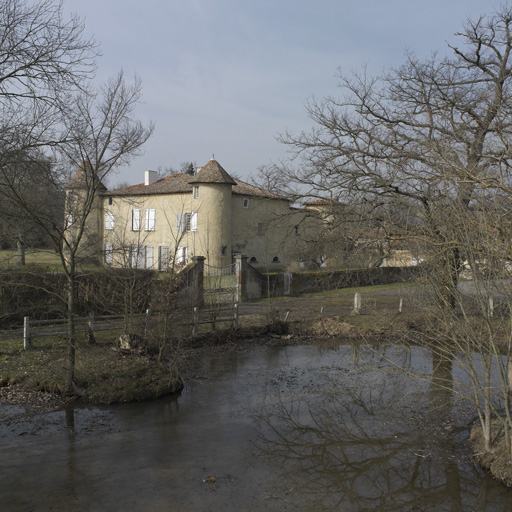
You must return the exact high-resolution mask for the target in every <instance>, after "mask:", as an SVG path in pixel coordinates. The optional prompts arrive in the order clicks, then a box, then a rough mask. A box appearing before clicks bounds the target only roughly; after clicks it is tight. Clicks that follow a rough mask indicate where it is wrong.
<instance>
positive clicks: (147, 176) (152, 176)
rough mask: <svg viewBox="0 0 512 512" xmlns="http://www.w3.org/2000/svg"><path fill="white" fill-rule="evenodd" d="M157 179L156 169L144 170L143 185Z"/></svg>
mask: <svg viewBox="0 0 512 512" xmlns="http://www.w3.org/2000/svg"><path fill="white" fill-rule="evenodd" d="M157 180H158V173H157V172H156V171H144V185H146V186H148V185H151V184H152V183H155V181H157Z"/></svg>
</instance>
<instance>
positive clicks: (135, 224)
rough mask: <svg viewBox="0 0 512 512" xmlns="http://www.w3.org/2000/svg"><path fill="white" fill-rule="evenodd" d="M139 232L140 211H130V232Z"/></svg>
mask: <svg viewBox="0 0 512 512" xmlns="http://www.w3.org/2000/svg"><path fill="white" fill-rule="evenodd" d="M139 230H140V210H132V231H139Z"/></svg>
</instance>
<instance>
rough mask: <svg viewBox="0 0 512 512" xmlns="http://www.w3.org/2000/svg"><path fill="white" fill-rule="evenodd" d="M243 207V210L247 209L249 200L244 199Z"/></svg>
mask: <svg viewBox="0 0 512 512" xmlns="http://www.w3.org/2000/svg"><path fill="white" fill-rule="evenodd" d="M243 205H244V208H249V199H244V201H243Z"/></svg>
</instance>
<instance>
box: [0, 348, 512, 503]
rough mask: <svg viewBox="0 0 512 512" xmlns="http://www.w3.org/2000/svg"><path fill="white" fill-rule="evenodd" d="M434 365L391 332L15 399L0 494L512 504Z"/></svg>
mask: <svg viewBox="0 0 512 512" xmlns="http://www.w3.org/2000/svg"><path fill="white" fill-rule="evenodd" d="M435 366H436V367H437V368H438V370H437V373H436V374H435V375H434V376H432V367H433V362H432V357H431V354H430V353H429V352H428V351H426V350H425V349H420V348H412V349H403V348H399V347H397V346H393V345H389V346H387V347H379V351H378V352H377V351H376V350H373V348H372V347H371V346H367V345H361V346H360V347H356V348H354V347H352V346H350V345H346V344H340V345H337V346H321V345H319V346H314V345H290V346H284V347H276V346H271V347H260V348H254V349H251V350H247V351H236V352H229V353H224V354H219V355H215V356H208V357H205V358H204V360H203V361H201V362H200V364H199V365H198V367H197V371H196V372H195V376H194V375H192V376H190V378H189V379H187V383H186V388H185V390H184V391H183V393H182V394H181V395H180V396H175V397H169V398H166V399H161V400H157V401H154V402H149V403H137V404H126V405H118V406H111V407H78V406H75V407H74V408H71V409H67V410H65V411H57V412H54V413H50V414H42V415H36V416H32V417H30V418H28V417H25V411H24V409H23V408H21V407H18V408H15V407H14V406H9V407H13V408H14V409H13V411H11V412H14V413H16V414H17V416H15V419H14V420H13V421H11V422H9V423H8V424H4V425H1V426H0V442H1V445H2V449H1V453H2V464H1V469H0V507H1V510H3V511H6V512H11V511H49V510H52V511H66V512H68V511H116V510H123V511H156V512H159V511H185V512H186V511H193V512H195V511H205V512H206V511H237V512H243V511H247V512H252V511H262V510H264V511H265V512H272V511H288V510H289V511H292V510H293V511H324V510H336V511H361V510H379V511H386V510H389V511H411V510H417V511H436V512H437V511H444V510H446V511H452V512H453V511H470V510H475V511H484V510H485V511H507V510H512V489H507V488H505V487H503V486H502V485H500V484H498V483H496V482H495V481H493V480H492V478H490V477H489V476H488V475H487V474H486V473H485V472H483V471H481V470H480V469H479V468H478V467H477V466H476V465H475V464H474V462H473V460H472V458H471V455H470V453H469V451H468V449H467V444H466V441H467V437H468V428H467V425H468V422H470V421H471V420H472V419H473V418H472V414H473V411H472V409H471V408H470V407H468V406H467V404H465V403H464V402H463V401H461V400H458V399H457V397H456V396H454V395H453V394H452V393H450V392H448V391H446V390H445V389H444V388H443V387H438V386H437V385H436V384H435V382H436V379H439V378H442V379H444V378H446V377H447V376H448V379H450V378H456V380H459V379H461V378H462V377H461V375H458V374H459V373H460V371H459V369H458V368H456V367H453V368H452V367H451V365H444V366H443V365H435ZM399 368H406V369H407V370H408V371H409V372H410V375H408V376H405V375H404V372H403V371H400V370H399ZM443 372H444V375H443ZM412 374H414V376H412ZM432 377H433V378H432Z"/></svg>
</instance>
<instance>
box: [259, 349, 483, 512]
mask: <svg viewBox="0 0 512 512" xmlns="http://www.w3.org/2000/svg"><path fill="white" fill-rule="evenodd" d="M395 355H396V354H395ZM359 356H360V357H361V355H359ZM409 356H410V353H409V354H405V355H403V356H402V357H403V359H402V360H401V361H400V364H403V363H404V362H406V361H408V364H410V362H411V359H410V357H409ZM364 357H365V358H366V362H368V354H365V355H364ZM370 357H372V358H373V364H374V366H373V369H370V368H369V367H365V368H364V369H363V367H362V366H359V368H356V370H355V371H353V372H348V373H347V372H345V373H342V372H341V373H340V372H339V371H336V370H334V369H332V371H327V372H326V371H325V369H324V371H323V373H321V374H318V375H315V379H316V381H315V382H316V389H315V390H312V389H311V388H310V389H308V390H307V391H306V392H305V391H304V388H302V389H299V388H300V386H299V388H296V391H297V390H298V392H297V393H294V392H291V393H290V394H289V395H287V394H286V391H285V390H282V389H281V390H279V399H278V400H277V402H276V401H272V400H271V399H270V400H267V402H266V404H265V406H264V407H263V410H262V412H261V415H260V416H259V418H258V419H259V426H260V429H259V438H258V441H257V443H256V444H257V447H258V449H259V451H260V452H261V454H263V455H265V456H267V457H268V458H270V459H271V460H272V461H273V462H274V463H275V464H276V465H278V466H281V468H282V469H283V470H284V471H285V473H286V476H287V477H288V478H290V477H291V478H292V479H293V480H294V482H295V484H296V486H297V489H300V491H301V492H303V493H305V494H309V495H311V496H312V497H314V500H315V501H318V506H319V507H321V508H320V509H321V510H329V509H335V510H340V508H338V507H342V508H341V510H393V511H396V510H454V511H462V510H467V508H466V506H467V505H468V502H472V503H474V502H475V501H476V500H477V499H478V498H477V497H476V495H475V492H474V491H475V489H473V488H471V486H473V487H474V481H471V482H469V481H467V482H464V481H462V482H461V479H463V478H464V477H463V476H462V475H461V474H460V472H459V468H458V466H457V462H456V459H455V442H454V439H453V435H454V432H453V429H452V428H446V425H447V424H450V423H449V422H448V423H447V422H446V420H445V418H446V414H448V413H449V411H450V410H451V407H452V403H451V398H450V397H451V396H452V395H451V394H449V393H448V394H446V393H445V389H446V388H447V387H448V385H449V381H448V380H447V376H449V375H450V368H451V366H450V365H451V363H450V362H449V361H448V362H446V363H443V362H439V361H432V362H431V361H430V359H429V358H428V362H429V365H428V366H429V367H430V368H431V367H432V366H433V367H434V368H435V371H434V375H432V377H433V382H434V383H433V384H432V385H431V386H430V390H429V391H428V392H427V393H426V392H425V391H426V390H425V385H426V384H425V381H423V380H419V379H410V378H407V377H405V376H404V375H403V374H400V373H399V372H393V371H391V372H390V370H392V368H393V366H394V364H396V361H394V362H393V364H386V363H385V361H386V357H387V356H386V357H384V358H381V357H379V356H377V355H375V356H370ZM408 357H409V359H407V358H408ZM423 357H424V356H423ZM412 359H414V358H412ZM389 361H390V360H388V362H389ZM376 366H379V367H380V369H381V370H383V369H384V370H387V372H386V371H385V372H382V371H377V370H376V369H375V367H376ZM423 366H424V361H423ZM437 372H440V374H439V375H436V374H437ZM439 378H442V379H443V386H442V387H439V386H438V384H437V380H439ZM438 392H441V394H444V397H446V400H442V404H443V405H442V406H441V405H440V403H441V402H440V401H439V400H438V399H437V397H436V396H434V395H437V393H438ZM299 395H300V396H299ZM283 396H286V398H282V397H283ZM269 398H270V397H269ZM425 413H427V414H425ZM424 418H428V421H427V420H424ZM440 428H442V429H443V430H442V432H440V431H439V430H440ZM462 487H464V489H463V490H461V488H462ZM477 492H478V491H477Z"/></svg>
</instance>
